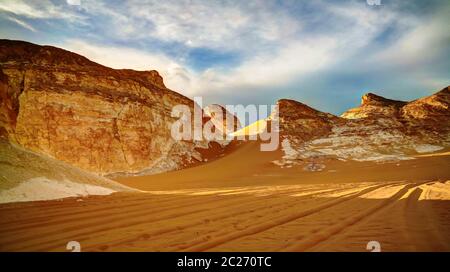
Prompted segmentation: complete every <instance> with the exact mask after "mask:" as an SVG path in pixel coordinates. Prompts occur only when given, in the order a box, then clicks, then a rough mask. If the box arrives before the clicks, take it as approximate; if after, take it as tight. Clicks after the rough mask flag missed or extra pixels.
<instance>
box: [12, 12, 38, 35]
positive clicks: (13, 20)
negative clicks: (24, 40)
mask: <svg viewBox="0 0 450 272" xmlns="http://www.w3.org/2000/svg"><path fill="white" fill-rule="evenodd" d="M6 19H8V20H10V21H11V22H14V23H16V24H18V25H20V26H21V27H23V28H26V29H28V30H31V31H33V32H36V29H34V27H32V26H31V25H30V24H28V23H26V22H25V21H23V20H19V19H17V18H14V17H12V16H7V17H6Z"/></svg>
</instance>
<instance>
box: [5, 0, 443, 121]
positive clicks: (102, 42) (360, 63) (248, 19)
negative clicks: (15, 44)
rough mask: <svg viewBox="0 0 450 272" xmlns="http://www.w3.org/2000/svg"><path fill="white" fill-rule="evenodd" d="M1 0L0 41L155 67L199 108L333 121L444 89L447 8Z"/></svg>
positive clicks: (293, 1) (389, 2)
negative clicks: (274, 107)
mask: <svg viewBox="0 0 450 272" xmlns="http://www.w3.org/2000/svg"><path fill="white" fill-rule="evenodd" d="M368 2H376V1H370V0H369V1H367V0H347V1H344V0H343V1H336V0H334V1H331V0H330V1H325V0H314V1H312V0H308V1H306V0H305V1H301V0H286V1H281V0H278V1H272V0H266V1H253V0H247V1H239V0H236V1H214V0H208V1H206V0H200V1H196V0H177V1H172V0H165V1H161V0H129V1H118V0H105V1H102V0H28V1H24V0H0V38H6V39H15V40H25V41H29V42H33V43H37V44H45V45H53V46H57V47H61V48H64V49H67V50H70V51H73V52H76V53H79V54H81V55H84V56H86V57H88V58H89V59H91V60H93V61H95V62H98V63H101V64H103V65H106V66H109V67H112V68H118V69H119V68H130V69H136V70H153V69H154V70H158V71H159V72H160V74H161V75H162V76H163V78H164V82H165V84H166V86H167V87H168V88H170V89H172V90H175V91H177V92H179V93H181V94H183V95H186V96H188V97H190V98H193V97H194V96H201V97H202V98H203V101H204V104H211V103H219V104H222V105H226V104H244V105H247V104H267V105H271V104H275V103H276V101H277V100H278V99H281V98H290V99H295V100H297V101H300V102H303V103H306V104H308V105H310V106H312V107H314V108H317V109H319V110H322V111H325V112H330V113H333V114H341V113H342V112H344V111H345V110H347V109H348V108H351V107H355V106H357V105H359V103H360V97H361V96H362V95H363V94H364V93H367V92H374V93H376V94H379V95H382V96H385V97H387V98H392V99H399V100H413V99H416V98H419V97H422V96H426V95H430V94H432V93H434V92H436V91H438V90H440V89H442V88H444V87H446V86H448V85H450V72H449V71H450V31H449V29H450V27H449V26H450V1H448V0H442V1H440V0H430V1H423V0H403V1H401V0H381V1H380V2H381V5H370V4H369V3H368Z"/></svg>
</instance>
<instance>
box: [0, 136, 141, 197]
mask: <svg viewBox="0 0 450 272" xmlns="http://www.w3.org/2000/svg"><path fill="white" fill-rule="evenodd" d="M0 173H1V174H0V203H8V202H20V201H37V200H50V199H59V198H65V197H87V196H89V195H109V194H111V193H114V192H128V191H136V190H134V189H132V188H129V187H126V186H123V185H121V184H119V183H117V182H114V181H112V180H110V179H107V178H104V177H100V176H97V175H94V174H92V173H88V172H86V171H82V170H81V169H79V168H76V167H73V166H71V165H69V164H67V163H64V162H61V161H58V160H55V159H52V158H49V157H47V156H44V155H40V154H37V153H34V152H31V151H28V150H26V149H24V148H21V147H19V146H16V145H13V144H10V143H8V142H7V141H5V140H1V139H0Z"/></svg>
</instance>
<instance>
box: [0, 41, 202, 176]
mask: <svg viewBox="0 0 450 272" xmlns="http://www.w3.org/2000/svg"><path fill="white" fill-rule="evenodd" d="M150 65H151V64H149V66H150ZM178 104H184V105H188V106H189V107H191V108H193V101H191V100H190V99H188V98H186V97H184V96H182V95H180V94H178V93H176V92H173V91H171V90H169V89H167V88H166V87H165V86H164V83H163V79H162V77H161V76H160V75H159V74H158V72H156V71H153V70H152V71H134V70H127V69H124V70H116V69H111V68H108V67H105V66H102V65H99V64H97V63H94V62H92V61H90V60H88V59H87V58H85V57H83V56H80V55H77V54H75V53H72V52H68V51H66V50H62V49H59V48H55V47H52V46H39V45H35V44H31V43H27V42H22V41H10V40H0V136H2V137H4V138H7V139H8V140H9V141H10V142H12V143H16V144H18V145H20V146H23V147H25V148H27V149H29V150H32V151H35V152H39V153H42V154H46V155H49V156H51V157H53V158H56V159H58V160H61V161H65V162H68V163H70V164H73V165H75V166H78V167H80V168H83V169H86V170H89V171H93V172H96V173H99V174H102V175H105V174H113V173H137V172H145V173H155V172H161V171H167V170H173V169H179V168H182V167H186V166H187V165H189V164H191V163H195V162H198V161H202V160H203V158H202V156H201V154H200V153H199V152H198V148H199V147H202V148H208V147H209V145H208V143H205V142H201V143H195V142H192V141H175V140H173V139H172V137H171V135H170V127H171V124H172V123H173V122H174V121H175V120H176V119H175V118H172V117H171V110H172V107H173V106H175V105H178Z"/></svg>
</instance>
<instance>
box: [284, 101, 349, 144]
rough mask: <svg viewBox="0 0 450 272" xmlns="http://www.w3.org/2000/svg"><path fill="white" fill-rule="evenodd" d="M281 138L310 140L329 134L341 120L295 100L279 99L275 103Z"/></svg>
mask: <svg viewBox="0 0 450 272" xmlns="http://www.w3.org/2000/svg"><path fill="white" fill-rule="evenodd" d="M277 108H278V117H279V121H280V122H279V126H280V134H281V136H282V137H283V136H294V135H295V137H296V138H298V139H301V140H304V141H306V140H311V139H314V138H317V137H321V136H325V135H327V134H329V133H330V132H331V129H332V127H333V125H334V124H335V123H336V122H340V121H341V120H340V119H339V118H338V117H336V116H334V115H332V114H329V113H324V112H320V111H318V110H315V109H313V108H311V107H309V106H307V105H305V104H303V103H300V102H297V101H295V100H289V99H281V100H279V101H278V102H277Z"/></svg>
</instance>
